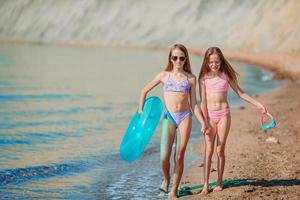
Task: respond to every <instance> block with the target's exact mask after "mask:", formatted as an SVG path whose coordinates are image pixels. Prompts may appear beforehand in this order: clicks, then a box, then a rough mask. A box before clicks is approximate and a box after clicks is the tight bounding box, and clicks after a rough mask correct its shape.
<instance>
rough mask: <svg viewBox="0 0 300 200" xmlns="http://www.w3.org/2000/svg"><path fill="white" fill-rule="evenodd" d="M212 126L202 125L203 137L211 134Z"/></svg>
mask: <svg viewBox="0 0 300 200" xmlns="http://www.w3.org/2000/svg"><path fill="white" fill-rule="evenodd" d="M210 130H211V128H210V126H208V125H206V124H201V133H202V134H203V135H208V134H209V133H210Z"/></svg>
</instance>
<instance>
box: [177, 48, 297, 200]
mask: <svg viewBox="0 0 300 200" xmlns="http://www.w3.org/2000/svg"><path fill="white" fill-rule="evenodd" d="M193 53H199V54H201V55H203V50H193ZM224 54H225V56H226V57H227V58H230V59H235V60H240V61H246V62H250V63H255V64H258V65H260V66H261V67H263V68H267V69H269V70H272V71H274V72H275V75H276V76H275V77H277V78H281V79H285V80H286V83H285V85H284V86H283V87H282V88H280V89H277V90H275V91H271V92H270V93H267V94H265V95H263V96H259V97H257V100H259V101H260V102H262V103H263V104H264V105H265V106H266V107H267V109H268V110H269V111H270V113H272V114H273V116H274V118H275V119H276V120H277V123H278V124H277V126H276V128H274V129H272V130H269V131H267V132H264V131H262V130H260V128H259V127H260V123H259V116H260V112H259V110H258V109H257V108H256V107H254V106H253V105H250V104H246V105H245V106H241V107H239V109H238V110H236V111H233V112H232V125H231V130H230V133H229V136H228V139H227V144H226V164H225V171H224V180H238V181H240V182H239V183H237V184H229V185H227V188H225V189H224V190H223V191H222V192H210V193H209V194H208V195H207V196H205V195H201V194H194V195H189V196H184V197H181V198H180V199H206V198H209V199H300V152H299V151H300V148H299V144H300V131H299V129H300V120H299V119H300V101H299V100H300V81H299V78H300V56H299V53H289V54H279V53H278V54H271V53H265V54H256V53H241V52H230V51H228V52H226V51H224ZM199 134H200V133H199ZM269 136H272V137H275V139H276V140H278V142H277V141H276V140H275V142H269V143H268V142H266V139H267V138H268V137H269ZM194 149H195V152H196V153H197V154H198V155H199V157H200V158H203V155H204V141H203V140H201V141H199V142H198V143H196V144H195V148H194ZM216 168H217V161H216V154H215V153H214V156H213V162H212V169H213V171H212V172H211V177H210V182H214V181H216V179H217V171H216V170H215V169H216ZM202 183H203V160H198V161H197V162H196V163H195V164H194V165H193V166H192V167H190V168H189V169H187V170H186V172H185V174H184V176H183V179H182V184H183V185H190V186H195V185H198V184H202ZM196 192H197V191H196Z"/></svg>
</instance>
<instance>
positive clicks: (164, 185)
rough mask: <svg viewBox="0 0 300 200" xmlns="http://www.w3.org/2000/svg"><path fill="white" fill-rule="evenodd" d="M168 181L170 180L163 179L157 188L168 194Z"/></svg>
mask: <svg viewBox="0 0 300 200" xmlns="http://www.w3.org/2000/svg"><path fill="white" fill-rule="evenodd" d="M169 183H170V180H166V179H164V180H163V182H162V183H161V186H160V188H159V191H161V192H163V193H165V194H168V190H169Z"/></svg>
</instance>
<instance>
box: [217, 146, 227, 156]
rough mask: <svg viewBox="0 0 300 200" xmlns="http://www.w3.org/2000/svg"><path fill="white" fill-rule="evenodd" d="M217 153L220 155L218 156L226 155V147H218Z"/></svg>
mask: <svg viewBox="0 0 300 200" xmlns="http://www.w3.org/2000/svg"><path fill="white" fill-rule="evenodd" d="M217 155H218V157H224V156H225V149H224V148H217Z"/></svg>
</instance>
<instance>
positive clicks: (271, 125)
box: [260, 112, 276, 131]
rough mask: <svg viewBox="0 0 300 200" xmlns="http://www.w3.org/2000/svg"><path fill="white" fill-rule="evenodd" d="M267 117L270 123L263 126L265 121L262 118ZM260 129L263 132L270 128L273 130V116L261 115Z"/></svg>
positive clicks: (274, 122) (268, 114)
mask: <svg viewBox="0 0 300 200" xmlns="http://www.w3.org/2000/svg"><path fill="white" fill-rule="evenodd" d="M265 115H267V116H268V117H270V118H271V122H270V123H269V124H264V123H265V121H264V116H265ZM260 124H261V126H260V128H261V129H262V130H264V131H267V130H270V129H272V128H274V127H275V126H276V121H275V119H274V118H273V116H272V115H271V114H270V113H268V112H267V113H263V114H262V115H261V117H260Z"/></svg>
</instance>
